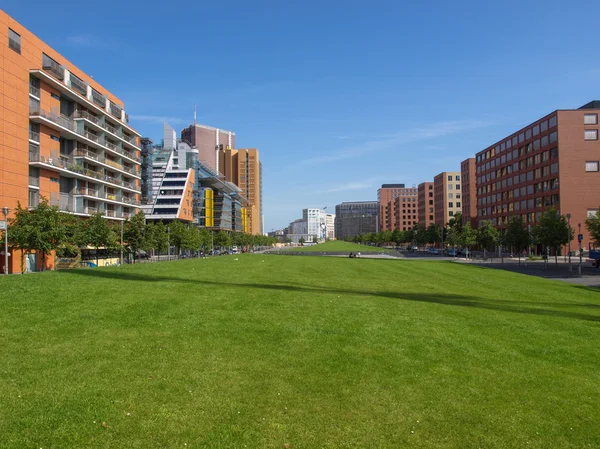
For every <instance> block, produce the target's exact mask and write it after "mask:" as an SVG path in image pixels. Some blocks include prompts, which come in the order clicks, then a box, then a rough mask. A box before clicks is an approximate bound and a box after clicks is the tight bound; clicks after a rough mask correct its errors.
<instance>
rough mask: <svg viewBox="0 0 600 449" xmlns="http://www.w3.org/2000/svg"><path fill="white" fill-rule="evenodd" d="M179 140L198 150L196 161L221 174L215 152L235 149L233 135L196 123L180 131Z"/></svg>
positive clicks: (229, 132) (232, 133)
mask: <svg viewBox="0 0 600 449" xmlns="http://www.w3.org/2000/svg"><path fill="white" fill-rule="evenodd" d="M181 140H183V141H184V142H186V143H187V144H188V145H190V146H191V147H194V148H196V149H197V150H198V159H199V160H200V162H202V163H203V164H204V165H206V166H207V167H208V168H210V169H212V170H217V171H220V172H222V170H221V168H220V167H219V160H218V157H217V152H218V151H219V150H224V149H227V148H235V133H234V132H231V131H226V130H224V129H219V128H213V127H212V126H206V125H198V124H196V123H194V124H192V125H190V126H188V127H187V128H184V129H182V130H181Z"/></svg>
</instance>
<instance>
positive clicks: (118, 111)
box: [110, 101, 123, 120]
mask: <svg viewBox="0 0 600 449" xmlns="http://www.w3.org/2000/svg"><path fill="white" fill-rule="evenodd" d="M122 112H123V110H122V109H121V108H120V107H119V106H117V105H116V104H114V103H113V102H112V101H111V102H110V113H111V114H112V115H114V116H115V117H117V118H118V119H119V120H121V113H122Z"/></svg>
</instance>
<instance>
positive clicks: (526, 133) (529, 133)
mask: <svg viewBox="0 0 600 449" xmlns="http://www.w3.org/2000/svg"><path fill="white" fill-rule="evenodd" d="M525 139H531V129H528V130H527V131H525Z"/></svg>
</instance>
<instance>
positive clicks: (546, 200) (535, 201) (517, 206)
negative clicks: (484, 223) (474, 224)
mask: <svg viewBox="0 0 600 449" xmlns="http://www.w3.org/2000/svg"><path fill="white" fill-rule="evenodd" d="M559 202H560V196H559V195H558V193H557V194H554V195H549V196H540V197H537V198H530V199H528V200H521V201H515V202H513V203H504V204H499V205H494V206H490V207H487V208H479V209H478V211H479V216H480V217H486V216H489V215H496V214H502V213H507V212H518V211H522V210H527V209H539V208H542V207H550V206H557V205H558V204H559Z"/></svg>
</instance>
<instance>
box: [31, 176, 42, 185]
mask: <svg viewBox="0 0 600 449" xmlns="http://www.w3.org/2000/svg"><path fill="white" fill-rule="evenodd" d="M29 185H30V186H33V187H39V186H40V178H38V177H36V176H30V177H29Z"/></svg>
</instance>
